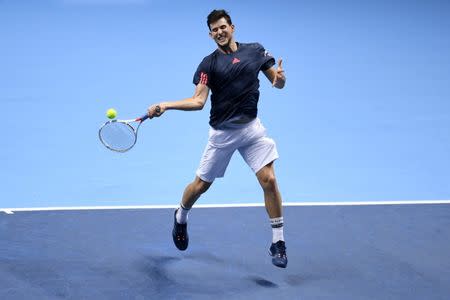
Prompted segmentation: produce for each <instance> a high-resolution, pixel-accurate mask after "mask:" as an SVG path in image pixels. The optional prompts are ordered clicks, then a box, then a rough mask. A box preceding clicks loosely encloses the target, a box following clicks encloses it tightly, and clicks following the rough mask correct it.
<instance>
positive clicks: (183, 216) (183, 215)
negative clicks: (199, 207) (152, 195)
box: [176, 204, 189, 224]
mask: <svg viewBox="0 0 450 300" xmlns="http://www.w3.org/2000/svg"><path fill="white" fill-rule="evenodd" d="M188 214H189V209H187V208H184V206H183V204H180V207H179V208H178V210H177V216H176V218H177V223H178V224H186V223H187V220H188Z"/></svg>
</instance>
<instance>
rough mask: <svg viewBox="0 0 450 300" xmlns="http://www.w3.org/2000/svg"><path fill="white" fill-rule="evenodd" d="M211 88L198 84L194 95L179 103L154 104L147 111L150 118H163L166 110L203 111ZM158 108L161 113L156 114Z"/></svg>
mask: <svg viewBox="0 0 450 300" xmlns="http://www.w3.org/2000/svg"><path fill="white" fill-rule="evenodd" d="M208 95H209V87H208V86H207V85H206V84H202V83H198V84H197V85H196V86H195V91H194V95H193V96H192V97H190V98H186V99H183V100H179V101H169V102H161V103H158V104H153V105H151V106H150V107H149V108H148V109H147V113H148V116H149V117H150V118H153V117H159V116H161V115H162V114H163V113H164V112H165V111H166V110H170V109H175V110H201V109H202V108H203V106H205V102H206V99H208ZM156 106H159V107H160V110H159V112H156Z"/></svg>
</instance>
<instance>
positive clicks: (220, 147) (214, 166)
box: [196, 118, 278, 182]
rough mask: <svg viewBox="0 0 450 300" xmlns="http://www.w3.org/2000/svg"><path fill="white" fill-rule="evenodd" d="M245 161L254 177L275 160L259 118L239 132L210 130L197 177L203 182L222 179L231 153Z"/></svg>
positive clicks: (274, 149)
mask: <svg viewBox="0 0 450 300" xmlns="http://www.w3.org/2000/svg"><path fill="white" fill-rule="evenodd" d="M236 150H239V153H240V154H241V156H242V157H243V158H244V160H245V162H246V163H247V165H249V167H250V168H251V169H252V170H253V172H254V173H255V174H256V173H257V172H258V171H259V170H261V169H262V168H263V167H264V166H265V165H267V164H268V163H270V162H272V161H274V160H275V159H277V158H278V151H277V147H276V145H275V142H274V141H273V140H272V139H271V138H269V137H268V136H267V135H266V129H265V128H264V126H263V125H262V124H261V121H260V120H259V118H256V119H254V120H252V121H250V122H249V123H247V124H244V125H240V127H239V128H232V129H229V128H227V129H214V128H212V127H211V128H210V129H209V139H208V144H207V145H206V148H205V151H204V152H203V156H202V159H201V161H200V166H199V167H198V169H197V172H196V174H197V176H198V177H199V178H200V179H201V180H203V181H206V182H213V181H214V179H216V178H219V177H223V176H224V175H225V170H226V169H227V166H228V163H229V162H230V160H231V157H232V156H233V153H234V151H236Z"/></svg>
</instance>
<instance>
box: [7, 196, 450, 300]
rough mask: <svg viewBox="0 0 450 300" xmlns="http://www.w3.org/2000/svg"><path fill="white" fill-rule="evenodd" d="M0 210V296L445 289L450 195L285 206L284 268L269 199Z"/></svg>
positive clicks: (449, 266)
mask: <svg viewBox="0 0 450 300" xmlns="http://www.w3.org/2000/svg"><path fill="white" fill-rule="evenodd" d="M172 217H173V210H171V209H144V210H96V211H39V212H16V213H14V214H11V215H7V214H1V215H0V299H211V298H215V299H251V298H253V299H274V298H276V299H448V296H449V295H450V205H445V204H444V205H377V206H316V207H314V206H313V207H301V206H300V207H286V208H285V224H286V225H285V226H286V227H285V237H286V239H287V253H288V258H289V264H288V268H287V269H278V268H276V267H274V266H272V264H271V261H270V257H269V256H268V254H267V252H268V248H269V245H270V242H271V229H270V225H269V223H268V220H267V216H266V212H265V210H264V208H262V207H253V208H214V209H212V208H211V209H209V208H208V209H206V208H197V209H195V208H194V209H193V211H192V212H191V214H190V219H189V231H190V239H191V241H190V246H189V248H188V250H187V251H184V252H180V251H178V250H177V249H176V248H175V247H174V246H173V244H172V240H171V229H172V228H171V226H172V222H173V220H172Z"/></svg>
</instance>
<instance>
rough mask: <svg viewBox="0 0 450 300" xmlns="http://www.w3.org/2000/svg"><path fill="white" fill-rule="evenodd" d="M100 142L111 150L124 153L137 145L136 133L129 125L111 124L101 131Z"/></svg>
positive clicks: (107, 124)
mask: <svg viewBox="0 0 450 300" xmlns="http://www.w3.org/2000/svg"><path fill="white" fill-rule="evenodd" d="M99 135H100V140H101V141H102V143H103V144H104V145H105V146H106V147H108V148H109V149H111V150H114V151H119V152H124V151H126V150H128V149H130V148H131V147H133V146H134V144H135V143H136V133H135V131H134V129H133V127H132V126H131V125H129V124H127V123H122V122H110V123H106V124H105V125H104V126H103V127H102V128H101V129H100V133H99Z"/></svg>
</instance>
